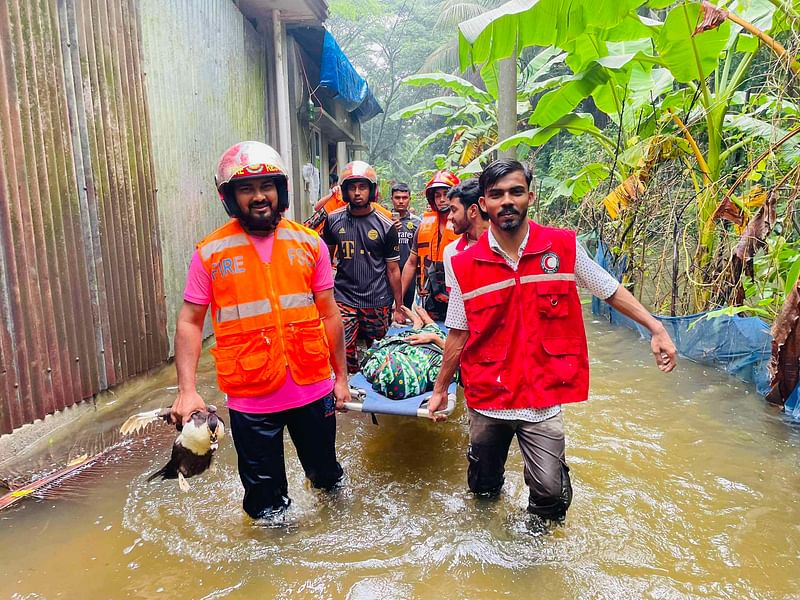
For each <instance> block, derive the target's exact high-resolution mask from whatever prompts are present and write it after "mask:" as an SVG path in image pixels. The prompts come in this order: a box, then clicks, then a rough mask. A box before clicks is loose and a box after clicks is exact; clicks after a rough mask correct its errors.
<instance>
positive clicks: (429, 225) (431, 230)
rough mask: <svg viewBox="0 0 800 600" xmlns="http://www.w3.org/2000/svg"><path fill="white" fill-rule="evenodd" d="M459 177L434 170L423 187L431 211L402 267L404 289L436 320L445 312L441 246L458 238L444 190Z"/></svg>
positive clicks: (427, 213) (423, 220) (426, 214)
mask: <svg viewBox="0 0 800 600" xmlns="http://www.w3.org/2000/svg"><path fill="white" fill-rule="evenodd" d="M458 183H459V179H458V177H456V176H455V174H454V173H451V172H450V171H436V173H434V175H433V177H431V179H430V181H428V183H427V185H426V186H425V197H426V198H427V200H428V205H429V206H430V210H428V211H425V214H423V215H422V223H420V226H419V229H417V233H416V235H415V236H414V241H413V242H412V243H411V253H410V254H409V257H408V262H406V264H405V267H403V277H402V278H403V292H407V291H408V290H409V289H411V288H413V286H414V280H415V278H416V280H417V291H418V293H419V296H420V299H421V302H422V306H423V308H425V310H426V311H428V313H429V314H430V316H431V317H432V318H433V319H434V320H436V321H441V320H442V319H444V317H445V314H446V313H447V288H446V286H445V283H444V249H445V247H446V246H447V245H448V244H449V243H450V242H453V241H455V239H456V238H457V237H458V236H456V234H455V233H454V232H453V228H452V225H450V223H449V221H448V220H447V215H448V213H449V211H450V200H449V198H448V197H447V192H448V191H449V190H450V188H452V187H453V186H455V185H458Z"/></svg>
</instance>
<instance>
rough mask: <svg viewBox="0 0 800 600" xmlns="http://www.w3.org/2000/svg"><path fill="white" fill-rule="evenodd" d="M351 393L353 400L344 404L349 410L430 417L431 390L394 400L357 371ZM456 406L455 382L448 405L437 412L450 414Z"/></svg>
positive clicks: (351, 382) (352, 379)
mask: <svg viewBox="0 0 800 600" xmlns="http://www.w3.org/2000/svg"><path fill="white" fill-rule="evenodd" d="M350 395H351V397H352V398H353V401H352V402H345V404H344V406H345V408H347V410H354V411H357V412H364V413H372V414H378V415H400V416H403V417H422V418H423V419H427V418H428V398H430V397H431V392H425V393H424V394H420V395H419V396H411V397H410V398H404V399H402V400H392V399H391V398H387V397H386V396H384V395H382V394H380V393H378V392H377V391H375V390H374V389H372V384H371V383H370V382H369V381H367V380H366V378H365V377H364V376H363V375H362V374H361V373H356V374H355V375H353V376H352V377H350ZM455 407H456V384H455V382H454V383H451V384H450V387H449V388H448V389H447V406H446V407H445V408H444V410H440V411H437V412H438V413H439V414H443V415H448V416H449V415H450V413H452V412H453V410H455Z"/></svg>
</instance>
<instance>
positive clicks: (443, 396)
mask: <svg viewBox="0 0 800 600" xmlns="http://www.w3.org/2000/svg"><path fill="white" fill-rule="evenodd" d="M446 407H447V392H446V391H445V392H436V391H434V392H433V394H432V395H431V397H430V399H429V400H428V416H429V417H430V418H431V419H432V420H433V421H435V422H437V423H438V422H440V421H446V420H447V415H443V414H435V413H436V411H437V410H441V409H443V408H446Z"/></svg>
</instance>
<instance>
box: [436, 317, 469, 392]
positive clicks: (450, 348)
mask: <svg viewBox="0 0 800 600" xmlns="http://www.w3.org/2000/svg"><path fill="white" fill-rule="evenodd" d="M468 338H469V331H467V330H465V329H451V330H450V332H449V333H448V334H447V339H446V340H445V342H444V357H443V359H442V368H441V369H439V376H438V377H437V378H436V383H434V384H433V391H434V392H442V393H444V392H446V391H447V388H448V387H449V386H450V382H451V381H452V380H453V375H455V373H456V369H458V364H459V363H460V362H461V353H462V352H463V350H464V345H465V344H466V343H467V339H468Z"/></svg>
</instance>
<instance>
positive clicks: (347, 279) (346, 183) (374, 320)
mask: <svg viewBox="0 0 800 600" xmlns="http://www.w3.org/2000/svg"><path fill="white" fill-rule="evenodd" d="M340 185H341V187H342V196H343V199H344V200H345V202H346V203H347V204H346V205H345V206H343V207H342V208H339V209H337V210H335V211H333V212H332V213H330V214H329V215H328V218H327V220H326V221H325V226H324V228H323V230H322V238H323V239H324V240H325V242H326V243H327V244H328V245H329V246H331V247H332V248H336V256H337V258H338V263H337V267H336V279H335V281H334V297H335V299H336V304H337V305H338V306H339V311H340V312H341V313H342V321H343V322H344V337H345V346H346V350H347V369H348V371H349V372H350V373H355V372H357V371H358V369H359V365H358V357H357V355H356V341H357V340H358V339H362V340H365V341H366V342H367V345H371V344H372V342H373V341H375V340H379V339H382V338H383V337H384V336H385V335H386V330H387V329H388V328H389V313H390V311H391V306H392V302H394V306H395V312H394V320H395V321H397V322H400V323H402V322H404V321H405V318H406V317H405V314H404V313H403V312H402V305H403V301H402V297H401V294H400V291H401V285H400V267H399V262H400V244H399V241H398V236H397V229H396V228H395V227H394V224H393V223H392V219H391V218H388V217H386V216H385V215H384V214H382V213H381V212H380V211H377V210H375V208H374V206H373V205H372V202H373V201H374V200H375V197H376V194H377V189H378V176H377V174H376V173H375V170H374V169H373V168H372V167H370V166H369V165H368V164H367V163H365V162H363V161H359V160H357V161H354V162H351V163H349V164H348V165H347V166H345V168H344V170H343V171H342V174H341V178H340Z"/></svg>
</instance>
